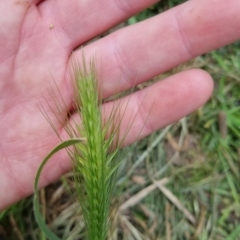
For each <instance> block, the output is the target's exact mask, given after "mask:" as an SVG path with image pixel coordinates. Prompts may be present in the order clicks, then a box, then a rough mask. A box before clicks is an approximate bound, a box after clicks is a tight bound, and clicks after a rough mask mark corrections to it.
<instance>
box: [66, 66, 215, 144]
mask: <svg viewBox="0 0 240 240" xmlns="http://www.w3.org/2000/svg"><path fill="white" fill-rule="evenodd" d="M212 90H213V82H212V79H211V77H210V75H209V74H208V73H206V72H204V71H202V70H189V71H186V72H182V73H179V74H176V75H173V76H171V77H169V78H167V79H165V80H163V81H160V82H158V83H155V84H154V85H152V86H150V87H148V88H146V89H144V90H141V91H138V92H136V93H134V94H132V96H131V97H130V99H129V97H128V96H127V97H125V98H123V99H120V100H118V102H117V103H116V102H115V103H112V102H111V103H107V104H105V105H104V106H103V111H104V113H109V114H110V112H111V109H112V108H113V107H115V106H120V107H122V108H123V109H122V111H120V112H123V113H124V116H123V117H122V116H121V117H120V118H122V122H121V134H120V135H121V136H124V135H125V134H126V130H127V129H128V133H127V136H126V138H125V140H124V145H128V144H130V143H132V142H134V141H136V140H137V138H143V137H145V136H146V135H149V134H150V133H152V132H153V131H155V130H157V129H160V128H162V127H164V126H167V125H169V124H171V123H173V122H176V121H178V120H179V119H181V118H182V117H184V116H186V115H188V114H189V113H191V112H192V111H194V110H195V109H197V108H199V107H200V106H201V105H203V104H204V103H205V102H206V101H207V100H208V98H209V97H210V95H211V93H212ZM125 108H126V109H125ZM104 118H106V119H108V116H104ZM75 122H80V119H79V116H78V115H77V114H75V115H73V117H72V119H71V121H70V125H72V126H74V123H75ZM62 134H63V135H62V136H63V138H64V139H66V138H68V134H67V133H66V132H63V133H62Z"/></svg>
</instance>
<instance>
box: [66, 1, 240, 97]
mask: <svg viewBox="0 0 240 240" xmlns="http://www.w3.org/2000/svg"><path fill="white" fill-rule="evenodd" d="M238 9H240V1H239V0H231V1H230V2H229V3H228V5H227V7H226V1H224V0H193V1H188V2H186V3H185V4H182V5H180V6H178V7H176V8H173V9H171V10H169V11H167V12H165V13H162V14H160V15H159V16H156V17H154V18H152V19H149V20H146V21H144V22H141V23H139V24H136V25H133V26H130V27H128V28H125V29H122V30H119V31H117V32H115V33H113V34H111V35H109V36H107V37H105V38H103V39H101V40H98V41H96V42H94V43H92V44H90V45H88V46H86V47H84V48H83V51H84V55H85V56H89V58H90V57H92V56H95V58H96V62H97V63H98V67H99V69H98V71H99V76H100V77H101V79H100V80H101V81H102V84H103V89H104V92H103V95H104V96H105V97H107V96H110V95H112V94H114V93H116V92H117V91H120V90H124V89H126V88H129V87H131V86H132V85H133V84H134V83H140V82H143V81H146V80H147V79H150V78H152V77H154V76H156V75H159V74H161V73H162V72H164V71H166V70H169V69H171V68H173V67H174V66H177V65H178V64H180V63H183V62H185V61H187V60H189V59H191V58H193V57H195V56H198V55H200V54H203V53H206V52H208V51H211V50H213V49H216V48H219V47H221V46H224V45H226V44H229V43H231V42H234V41H235V40H237V39H239V38H240V31H239V30H238V29H240V14H239V11H238ZM72 57H73V59H76V58H77V59H79V61H80V62H81V59H82V50H78V51H76V52H75V53H74V54H73V56H72ZM70 65H71V62H70ZM116 81H118V83H117V84H116Z"/></svg>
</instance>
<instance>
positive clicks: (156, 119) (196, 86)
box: [0, 0, 240, 210]
mask: <svg viewBox="0 0 240 240" xmlns="http://www.w3.org/2000/svg"><path fill="white" fill-rule="evenodd" d="M154 2H155V1H154V0H111V1H110V0H102V1H95V0H71V1H69V0H45V1H40V0H1V3H0V210H3V209H4V208H6V207H8V206H9V205H11V204H12V203H14V202H16V201H18V200H20V199H22V198H24V197H26V196H28V195H30V194H31V193H32V192H33V181H34V177H35V174H36V171H37V168H38V167H39V165H40V163H41V161H42V160H43V158H44V157H45V156H46V154H47V153H48V152H49V151H50V150H51V149H52V148H53V147H54V146H56V145H57V144H58V143H59V142H60V140H59V138H58V136H57V135H56V133H55V132H54V131H53V129H52V127H51V126H50V125H49V123H48V121H47V120H46V118H45V117H44V116H43V112H42V111H41V109H44V112H45V113H46V114H47V115H48V116H49V118H50V119H51V121H52V123H53V124H54V126H55V128H56V131H57V132H58V134H59V136H61V137H62V138H63V139H67V134H66V132H65V130H64V126H65V125H66V124H69V122H70V123H71V122H72V121H73V119H74V118H77V116H75V114H74V108H73V101H74V99H73V89H72V84H71V77H70V72H71V67H72V65H73V61H76V59H77V60H78V61H79V62H80V63H81V60H82V51H84V56H85V58H86V60H87V61H88V60H89V59H90V58H91V57H92V56H93V55H94V56H95V59H96V62H97V63H99V62H100V64H98V65H97V72H98V75H99V81H100V82H101V86H102V89H103V97H109V96H111V95H113V94H114V93H117V92H119V91H120V90H124V89H127V88H129V87H131V86H133V84H136V83H141V82H144V81H146V80H148V79H150V78H152V77H153V76H156V75H158V74H161V73H163V72H164V71H166V70H169V69H171V68H173V67H174V66H176V65H178V64H180V63H183V62H185V61H187V60H189V59H191V58H193V57H195V56H198V55H201V54H203V53H205V52H208V51H211V50H213V49H216V48H219V47H221V46H224V45H227V44H229V43H232V42H234V41H236V40H238V39H239V38H240V31H239V29H240V14H239V9H240V1H239V0H228V3H227V4H226V1H225V0H191V1H188V2H186V3H185V4H182V5H180V6H178V7H176V8H173V9H171V10H169V11H167V12H164V13H162V14H160V15H158V16H156V17H154V18H152V19H149V20H146V21H143V22H141V23H139V24H136V25H133V26H130V27H127V28H124V29H122V30H119V31H117V32H115V33H113V34H110V35H108V36H107V37H105V38H102V39H100V40H98V41H95V42H94V43H91V44H88V45H87V46H85V47H83V48H81V49H78V50H75V51H73V50H74V49H76V48H77V47H78V46H81V45H83V44H84V43H85V42H87V41H89V40H91V39H92V38H94V37H96V36H97V35H99V34H101V33H103V32H104V31H106V30H108V29H110V28H111V27H113V26H114V25H116V24H117V23H120V22H122V21H124V20H125V19H127V18H129V17H130V16H132V15H133V14H135V13H137V12H139V11H141V10H143V9H145V8H146V7H148V6H150V5H152V4H153V3H154ZM56 85H57V89H58V91H57V93H55V94H54V93H53V89H54V87H56ZM212 89H213V82H212V79H211V77H210V76H209V74H208V73H206V72H204V71H202V70H198V69H193V70H189V71H184V72H181V73H178V74H176V75H173V76H171V77H169V78H167V79H165V80H163V81H161V82H158V83H156V84H154V86H151V87H149V88H148V89H147V90H142V91H140V92H138V93H135V94H133V96H132V97H131V99H130V102H129V105H128V109H127V111H126V114H125V116H124V119H123V123H122V124H123V126H124V124H127V122H128V121H129V117H130V115H131V114H134V113H136V114H137V116H136V118H135V120H134V122H133V125H132V127H131V130H130V132H129V134H128V136H127V138H126V139H125V144H126V145H127V144H130V143H131V142H133V141H135V140H136V138H137V137H138V138H142V137H144V136H146V135H148V134H150V133H151V132H153V131H155V130H157V129H159V128H162V127H164V126H166V125H168V124H171V123H173V122H175V121H177V120H179V119H180V118H182V117H184V116H186V115H187V114H189V113H191V112H192V111H194V110H196V109H197V108H198V107H200V106H201V105H203V104H204V103H205V102H206V101H207V99H208V98H209V97H210V95H211V93H212ZM59 92H61V95H62V98H63V100H64V102H65V105H64V106H62V107H61V109H60V110H59V108H57V106H56V100H59V101H60V99H61V98H60V94H59ZM148 93H151V94H148ZM53 96H54V97H53ZM143 96H146V97H145V98H144V101H142V100H141V99H142V97H143ZM123 101H125V100H123ZM108 107H109V104H108V105H106V106H105V109H107V108H108ZM139 107H140V110H139V111H138V108H139ZM149 109H151V111H150V110H149ZM68 111H71V112H72V115H71V116H70V117H69V119H68V121H66V119H67V112H68ZM149 111H150V113H149ZM148 115H149V116H148ZM147 116H148V121H147V123H146V124H145V125H144V129H143V130H142V132H141V135H140V136H138V133H139V130H140V129H141V128H142V126H143V122H144V121H145V119H146V117H147ZM70 168H71V162H70V160H69V158H68V156H67V154H66V153H65V152H60V153H59V154H57V155H56V156H55V157H53V158H52V159H51V161H50V162H49V163H48V164H47V166H46V168H45V170H44V172H43V175H42V177H41V181H40V185H41V187H43V186H46V185H47V184H49V183H51V182H53V181H54V180H56V179H58V178H59V177H60V176H62V175H63V174H64V173H65V172H67V171H68V170H70Z"/></svg>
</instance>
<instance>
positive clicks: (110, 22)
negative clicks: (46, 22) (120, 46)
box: [39, 0, 158, 51]
mask: <svg viewBox="0 0 240 240" xmlns="http://www.w3.org/2000/svg"><path fill="white" fill-rule="evenodd" d="M157 1H158V0H147V1H146V0H103V1H95V0H88V1H78V0H73V1H68V0H60V1H55V0H48V1H46V2H45V3H44V4H42V5H41V7H40V8H39V9H40V12H41V14H42V15H43V16H44V17H45V18H47V19H48V18H51V21H52V22H53V24H54V28H55V29H59V30H60V31H61V32H63V33H64V34H62V36H64V37H65V39H63V40H65V41H67V42H68V43H69V44H71V45H70V46H71V51H72V49H74V48H75V47H76V46H79V45H81V44H83V43H84V42H86V41H88V40H90V39H92V38H93V37H96V36H97V35H99V34H101V33H103V32H105V31H106V30H108V29H110V28H111V27H113V26H115V25H116V24H118V23H120V22H122V21H123V20H126V19H127V18H129V17H130V16H132V15H134V14H136V13H137V12H139V11H141V10H143V9H145V8H146V7H148V6H150V5H152V4H153V3H155V2H157ZM52 19H53V20H52Z"/></svg>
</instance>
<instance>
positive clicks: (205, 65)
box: [0, 0, 240, 240]
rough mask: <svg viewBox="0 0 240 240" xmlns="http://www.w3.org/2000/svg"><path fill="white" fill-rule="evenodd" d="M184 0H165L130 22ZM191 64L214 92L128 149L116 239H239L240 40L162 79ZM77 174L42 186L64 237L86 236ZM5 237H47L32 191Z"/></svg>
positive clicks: (2, 221) (0, 220) (45, 206)
mask: <svg viewBox="0 0 240 240" xmlns="http://www.w3.org/2000/svg"><path fill="white" fill-rule="evenodd" d="M182 2H185V1H183V0H182V1H181V0H163V1H161V2H159V3H157V4H155V5H154V6H153V7H151V8H149V9H147V10H145V11H144V12H142V13H140V14H138V15H137V16H134V17H132V18H131V19H129V20H128V22H127V24H134V23H137V22H139V21H142V20H144V19H146V18H149V17H152V16H154V15H156V14H158V13H160V12H163V11H165V10H167V9H169V8H171V7H174V6H175V5H178V4H180V3H182ZM189 68H202V69H204V70H206V71H208V72H209V73H210V74H211V75H212V77H213V79H214V81H215V89H214V94H213V95H212V97H211V99H210V100H209V101H208V103H207V104H205V105H204V106H203V107H201V108H199V109H198V110H197V111H196V112H194V113H192V114H191V115H189V116H188V117H186V118H183V119H182V120H180V121H179V122H178V123H176V124H173V125H171V126H168V127H166V128H164V129H162V130H160V131H158V132H156V133H154V134H152V135H151V136H149V137H147V138H145V139H143V140H142V141H139V142H138V143H135V144H134V145H132V146H131V147H130V148H129V151H128V154H127V155H126V157H125V160H124V161H123V164H122V166H121V169H120V173H119V180H118V185H119V186H121V194H120V197H121V203H120V210H119V211H118V213H117V219H118V223H116V226H115V230H114V233H113V235H112V239H126V240H131V239H137V240H140V239H152V240H155V239H159V240H160V239H162V240H186V239H201V240H210V239H212V240H225V239H228V240H237V239H240V224H239V223H240V195H239V193H240V111H239V110H240V42H236V43H234V44H232V45H229V46H227V47H225V48H222V49H219V50H217V51H214V52H211V53H208V54H205V55H203V56H200V57H197V58H195V59H193V60H191V61H189V62H187V63H185V64H183V65H181V66H178V67H176V68H175V69H173V70H171V71H169V72H167V73H164V74H162V75H161V76H159V77H158V78H157V79H163V78H165V77H167V76H169V75H171V74H173V73H177V72H179V71H182V70H185V69H189ZM155 80H156V79H154V81H155ZM143 87H144V86H143ZM71 177H72V175H71V173H69V174H67V175H66V176H64V177H62V179H61V180H60V181H59V182H56V183H55V184H52V185H51V186H49V187H47V188H46V189H43V190H41V194H40V195H41V203H42V212H43V215H44V216H45V219H46V221H47V222H48V223H49V225H50V226H51V229H52V230H53V231H55V233H57V234H58V235H59V236H60V237H62V238H64V239H68V240H70V239H73V240H75V239H79V240H80V239H83V238H82V236H83V234H84V230H83V224H82V223H81V216H76V215H75V207H76V206H75V203H74V200H73V199H72V195H71V190H70V189H72V188H73V186H72V184H73V183H72V178H71ZM114 207H115V204H114V201H113V209H114ZM0 239H1V240H10V239H13V240H35V239H36V240H38V239H42V240H44V239H45V238H44V236H43V235H42V234H41V233H40V231H39V229H38V227H37V225H36V222H35V220H34V216H33V210H32V197H28V198H26V199H24V200H22V201H21V202H19V203H17V204H15V205H14V206H12V207H10V208H9V209H7V210H6V211H4V212H2V213H0Z"/></svg>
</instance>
